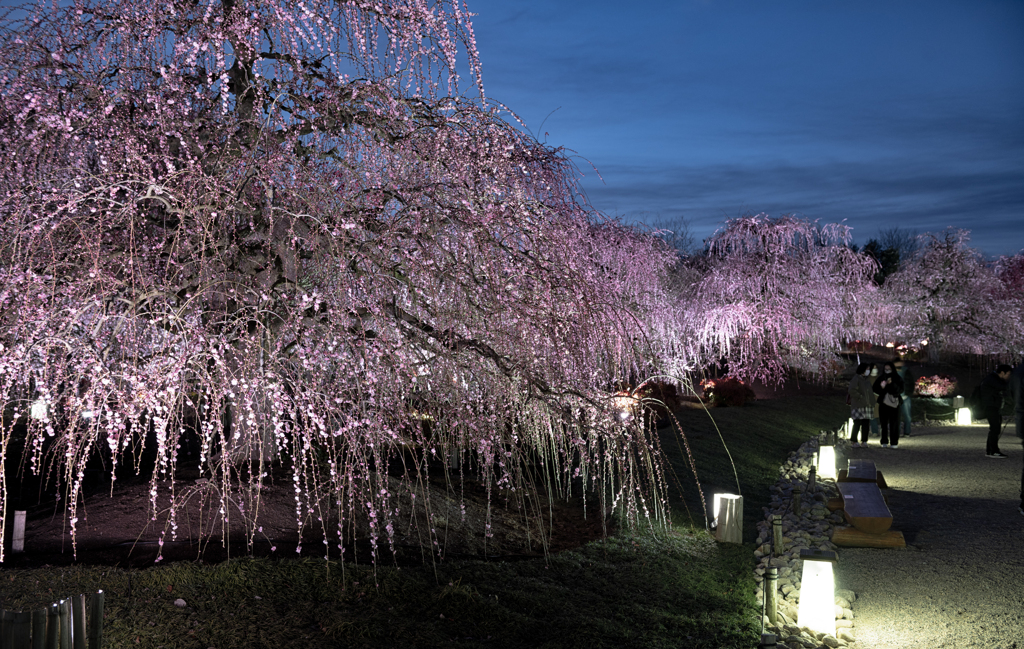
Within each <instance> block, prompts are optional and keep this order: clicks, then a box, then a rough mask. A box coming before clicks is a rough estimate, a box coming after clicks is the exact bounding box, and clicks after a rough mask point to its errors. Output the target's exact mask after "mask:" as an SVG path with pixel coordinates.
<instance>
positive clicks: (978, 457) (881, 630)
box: [836, 423, 1024, 649]
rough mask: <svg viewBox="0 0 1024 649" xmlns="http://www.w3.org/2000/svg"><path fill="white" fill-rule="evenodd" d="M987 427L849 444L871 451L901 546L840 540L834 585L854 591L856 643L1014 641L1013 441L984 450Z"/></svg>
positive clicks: (1020, 574) (1018, 610)
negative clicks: (992, 451)
mask: <svg viewBox="0 0 1024 649" xmlns="http://www.w3.org/2000/svg"><path fill="white" fill-rule="evenodd" d="M987 432H988V427H987V426H982V425H974V426H936V427H927V428H926V427H915V428H914V429H913V436H912V437H910V438H909V439H901V440H900V448H899V449H898V450H888V449H883V448H881V447H880V446H879V445H878V441H877V439H873V440H872V441H871V445H870V446H868V447H867V448H851V449H849V451H848V452H849V455H850V457H853V458H865V459H869V460H874V462H875V465H876V467H877V468H878V469H879V470H880V471H882V474H883V475H884V476H885V480H886V482H887V483H888V485H889V487H890V489H889V492H890V493H889V494H888V498H889V509H890V511H891V512H892V515H893V525H892V529H894V530H899V531H901V532H903V535H904V537H905V538H906V541H907V547H906V549H905V550H881V549H867V548H840V551H839V563H838V564H837V565H836V587H837V588H848V589H850V590H852V591H854V592H855V593H856V594H857V601H856V604H855V605H854V613H855V620H854V622H855V624H856V626H855V631H856V636H857V646H858V647H861V648H863V649H939V648H950V649H952V648H954V647H955V648H957V649H963V648H966V647H978V648H981V647H984V648H985V649H1010V648H1014V649H1024V516H1021V515H1020V513H1019V512H1018V510H1017V507H1018V505H1019V504H1020V479H1021V462H1022V448H1021V442H1020V440H1019V439H1018V438H1017V436H1016V435H1015V434H1014V428H1013V423H1010V424H1008V425H1007V426H1006V429H1005V430H1004V433H1003V436H1002V438H1001V440H1000V446H1001V449H1002V451H1003V453H1006V454H1007V455H1009V456H1010V457H1009V459H1003V460H998V459H991V458H987V457H985V437H986V434H987Z"/></svg>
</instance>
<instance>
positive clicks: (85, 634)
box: [0, 590, 103, 649]
mask: <svg viewBox="0 0 1024 649" xmlns="http://www.w3.org/2000/svg"><path fill="white" fill-rule="evenodd" d="M87 642H88V645H87V644H86V643H87ZM87 646H88V649H100V648H101V647H102V646H103V591H102V590H101V591H99V592H98V593H96V594H94V595H90V596H89V624H88V626H87V625H86V616H85V595H78V596H76V597H71V598H69V599H64V600H61V601H60V602H58V603H56V604H50V605H49V606H48V607H46V608H41V609H37V610H34V611H23V612H15V611H2V618H0V647H3V649H86V647H87Z"/></svg>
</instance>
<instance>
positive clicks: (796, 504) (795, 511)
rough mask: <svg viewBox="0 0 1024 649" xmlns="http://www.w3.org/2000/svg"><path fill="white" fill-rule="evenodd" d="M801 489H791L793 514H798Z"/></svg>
mask: <svg viewBox="0 0 1024 649" xmlns="http://www.w3.org/2000/svg"><path fill="white" fill-rule="evenodd" d="M801 495H802V491H801V490H800V489H793V514H794V515H796V516H799V515H800V511H801V510H800V505H801V503H800V499H801Z"/></svg>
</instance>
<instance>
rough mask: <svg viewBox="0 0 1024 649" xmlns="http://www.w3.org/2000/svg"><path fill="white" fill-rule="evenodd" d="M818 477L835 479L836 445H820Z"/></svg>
mask: <svg viewBox="0 0 1024 649" xmlns="http://www.w3.org/2000/svg"><path fill="white" fill-rule="evenodd" d="M817 469H818V477H820V478H829V479H831V480H835V479H836V447H835V446H822V447H821V448H819V449H818V467H817Z"/></svg>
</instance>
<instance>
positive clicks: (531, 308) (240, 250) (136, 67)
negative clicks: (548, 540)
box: [0, 0, 672, 547]
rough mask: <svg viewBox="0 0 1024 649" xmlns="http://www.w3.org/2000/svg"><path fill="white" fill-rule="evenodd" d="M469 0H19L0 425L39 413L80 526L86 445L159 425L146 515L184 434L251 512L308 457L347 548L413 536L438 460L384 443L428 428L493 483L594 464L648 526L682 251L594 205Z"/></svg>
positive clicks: (7, 72) (7, 180) (7, 131)
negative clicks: (670, 276)
mask: <svg viewBox="0 0 1024 649" xmlns="http://www.w3.org/2000/svg"><path fill="white" fill-rule="evenodd" d="M467 16H468V14H467V13H466V10H465V8H463V7H461V6H460V5H459V4H449V3H448V2H445V1H444V0H438V1H437V2H430V3H425V2H420V1H418V0H387V1H385V2H376V3H371V2H363V1H362V0H350V1H348V2H338V1H334V0H308V1H306V2H302V3H293V2H290V1H289V2H286V1H284V0H209V1H203V2H193V1H184V0H173V1H170V2H165V1H163V0H161V1H160V2H156V1H139V2H131V3H124V2H115V1H113V0H74V1H72V2H67V3H59V5H58V4H56V3H54V4H51V3H40V4H39V5H38V6H35V7H27V8H24V9H22V10H19V11H18V12H12V13H9V14H7V16H6V18H5V21H4V23H3V25H2V30H3V32H2V35H0V38H2V40H0V78H2V89H0V93H2V94H0V158H2V159H0V184H2V186H0V199H2V202H0V395H2V398H3V420H2V422H3V424H2V435H3V446H2V449H3V451H2V452H3V453H6V452H7V449H8V445H9V442H10V441H11V440H12V436H13V435H15V432H16V430H23V431H24V432H23V433H21V434H23V435H24V444H25V449H26V450H25V453H26V457H25V462H24V468H25V470H28V471H35V472H46V474H47V475H48V476H50V477H51V479H53V480H55V481H56V482H57V483H58V484H59V485H60V486H61V488H62V489H63V490H64V491H65V492H66V494H67V499H66V503H67V507H68V516H69V520H70V528H71V530H72V532H74V530H75V525H76V523H77V517H76V514H75V512H76V511H77V510H76V508H77V507H78V506H79V502H80V498H81V486H82V480H83V477H84V466H85V463H86V461H87V460H88V458H89V457H90V455H91V454H94V453H102V454H105V455H106V456H107V457H108V458H109V460H110V461H111V462H112V463H113V468H112V469H111V475H114V472H115V471H116V467H117V464H118V462H123V461H124V459H125V457H126V455H128V454H129V453H131V452H133V449H136V450H137V448H138V445H139V444H146V443H148V444H150V445H151V446H153V445H155V448H153V449H152V450H155V453H156V457H157V460H156V470H155V471H154V474H153V477H152V481H151V483H150V496H151V498H152V506H153V511H154V516H155V512H156V510H157V509H158V505H157V503H158V499H159V498H163V497H164V496H165V495H166V494H164V493H163V491H162V490H164V489H167V488H169V487H167V486H166V485H173V481H172V478H173V476H174V475H175V470H176V463H177V461H178V455H177V454H176V448H177V447H178V446H179V444H181V443H182V437H183V436H184V435H186V434H193V433H194V434H195V435H197V437H198V440H199V446H200V448H201V450H200V461H201V466H202V467H203V469H204V470H206V471H207V472H208V475H210V476H211V477H212V478H213V479H214V482H217V483H219V493H220V497H221V499H222V500H221V513H222V515H223V517H224V520H225V522H226V521H227V519H228V517H229V516H231V515H232V506H231V503H232V502H235V501H234V500H233V498H235V497H238V498H242V496H245V498H246V500H245V502H248V503H250V505H249V509H248V516H247V517H246V520H245V524H246V525H248V528H247V529H248V532H249V538H250V540H251V539H252V535H253V534H254V533H255V530H256V529H258V528H257V525H258V506H259V499H260V493H261V490H260V487H261V485H262V484H263V483H264V482H265V481H266V480H268V479H269V478H268V476H269V474H270V467H271V465H272V464H273V463H275V462H279V461H284V460H287V462H286V466H288V467H289V470H290V471H291V480H292V483H293V487H294V491H295V502H296V509H295V518H296V525H297V526H298V528H299V530H300V533H301V531H302V529H303V528H304V526H306V525H308V524H309V523H310V521H316V520H319V521H321V522H322V523H323V524H324V525H326V521H328V520H331V521H332V523H331V525H335V524H336V528H333V527H332V528H331V529H325V530H324V532H325V534H328V535H329V537H330V538H333V539H334V540H335V541H336V542H337V543H338V545H339V547H341V546H342V544H343V542H344V541H345V539H346V534H350V533H351V530H352V527H351V525H352V523H353V522H354V521H355V520H356V519H362V520H364V521H365V522H366V524H367V525H368V529H369V530H370V534H371V536H372V540H373V543H374V546H375V547H376V546H377V545H378V544H379V543H384V542H390V541H391V539H392V538H393V533H394V524H395V521H396V520H397V518H398V517H399V514H400V512H399V511H398V510H399V505H398V502H399V498H398V495H399V494H400V493H402V492H405V493H406V495H408V493H409V492H412V491H414V490H415V488H416V487H415V484H414V481H413V479H412V478H410V477H409V476H408V474H407V475H406V476H405V477H404V478H400V479H397V480H395V479H389V478H388V476H387V474H386V472H385V471H384V468H385V467H386V466H387V465H388V462H389V460H391V459H394V458H396V457H398V456H399V449H401V448H408V447H410V446H411V447H413V448H416V449H418V453H419V454H418V455H417V456H416V457H417V458H419V459H418V460H416V461H417V462H418V463H419V464H420V466H421V468H426V465H427V463H428V462H430V461H442V462H446V461H448V459H449V458H455V457H459V456H460V455H466V456H467V457H468V456H470V455H471V456H472V457H473V458H475V461H476V462H477V463H478V466H479V467H480V471H481V473H482V476H483V478H482V479H483V480H484V482H485V483H486V484H487V486H488V489H489V490H490V489H492V488H496V487H501V488H507V489H522V488H523V487H524V485H525V483H526V481H527V479H526V477H525V476H524V473H523V472H524V470H525V469H524V468H523V467H524V466H527V465H529V464H531V463H533V464H534V465H536V464H537V463H538V462H539V463H540V465H541V466H543V468H544V471H545V472H546V474H547V475H548V476H549V478H550V479H551V480H552V483H553V489H555V490H556V491H560V492H561V493H565V490H568V489H569V488H570V486H571V485H573V484H574V483H573V479H578V478H582V480H583V484H584V485H585V486H586V488H587V489H589V490H590V493H595V492H596V493H597V494H598V497H600V498H601V499H602V502H603V504H605V505H606V506H608V507H613V508H616V509H618V510H620V511H623V512H625V514H626V516H627V518H628V519H629V520H630V521H632V522H633V523H636V522H638V521H641V520H644V519H645V518H656V517H657V516H659V515H660V508H661V502H662V500H661V499H662V497H663V494H662V492H661V485H662V484H663V481H662V479H661V474H660V469H659V468H658V467H659V466H660V464H659V462H658V461H657V458H656V455H657V444H656V439H655V438H654V437H653V435H652V433H651V432H650V431H647V430H645V429H644V428H643V427H642V426H640V425H636V424H635V423H634V424H632V425H623V424H622V423H621V422H620V420H619V419H618V418H617V417H616V416H615V415H616V413H615V412H614V411H613V409H612V407H611V404H612V401H611V396H612V395H611V389H612V386H613V385H614V384H615V382H616V381H617V380H619V379H621V378H622V377H624V376H636V375H644V374H647V373H650V372H653V371H654V369H655V368H656V366H657V365H658V364H659V363H661V362H663V360H664V355H665V354H666V352H667V351H669V350H670V349H671V345H669V344H667V343H666V342H665V340H666V336H667V335H668V333H667V332H668V328H665V327H662V330H661V331H662V333H661V334H657V335H650V334H649V331H648V330H649V329H650V324H651V322H652V321H653V320H654V319H656V318H659V317H663V316H664V315H665V314H666V312H667V308H666V304H667V300H666V299H665V296H664V294H663V293H662V292H661V288H660V287H661V286H662V284H663V282H662V281H661V278H662V277H663V275H664V273H665V269H666V268H667V267H668V264H669V263H670V261H671V259H672V255H671V253H670V251H669V250H668V249H667V247H666V246H664V245H663V244H660V243H659V242H658V240H657V239H656V238H655V237H653V236H649V235H646V234H641V233H639V232H637V231H635V230H631V229H628V228H624V227H622V226H620V225H618V224H616V223H614V222H603V221H600V220H599V219H598V218H597V217H596V216H595V215H593V214H592V213H590V212H589V211H588V210H587V209H586V208H585V206H584V205H583V203H582V202H581V201H580V199H579V197H578V193H577V188H576V186H575V185H574V181H573V177H574V176H573V169H572V167H571V165H570V163H569V162H568V161H567V159H566V158H565V157H564V156H563V155H562V154H561V153H560V152H559V151H557V150H552V149H550V148H547V147H545V146H543V145H541V144H539V143H538V142H536V141H535V140H533V139H531V138H529V137H527V136H524V135H523V133H522V132H521V131H520V130H518V129H516V128H513V127H512V126H510V125H509V124H508V123H506V122H505V121H503V119H502V118H501V116H500V115H499V111H498V109H497V107H495V106H494V105H492V104H489V103H488V102H487V101H486V100H485V99H484V98H483V97H484V95H483V89H482V85H481V83H480V78H479V62H478V59H477V54H476V50H475V44H474V37H473V31H472V27H471V25H470V22H469V20H468V18H467ZM460 53H461V54H460ZM460 56H462V57H464V60H465V62H466V63H467V64H468V66H467V67H468V69H469V70H470V73H471V76H472V79H471V81H472V84H471V87H472V88H474V92H473V94H474V96H475V97H476V98H475V99H467V98H466V96H465V95H462V94H460V93H461V92H462V90H461V87H460V85H459V83H460V78H459V75H458V74H457V72H456V69H457V67H458V66H459V65H460V58H459V57H460ZM424 421H429V422H430V423H431V425H430V426H425V425H423V423H424ZM147 439H148V440H149V441H148V442H147V441H146V440H147ZM229 467H233V470H228V468H229ZM236 478H237V479H236ZM12 479H15V477H14V476H9V475H4V476H3V480H4V482H2V483H0V501H2V503H3V505H4V507H6V502H7V493H6V490H5V487H3V485H5V484H6V481H8V480H12ZM423 500H424V499H422V498H421V499H420V501H419V502H420V503H421V505H422V504H423ZM171 502H172V505H171V509H170V517H171V529H174V522H173V521H174V517H175V516H176V510H175V506H174V505H173V503H174V502H175V501H174V500H173V499H172V500H171ZM325 510H330V512H333V514H332V515H330V516H329V515H328V513H329V512H328V511H325ZM602 511H604V508H602ZM401 515H403V516H406V517H407V516H408V512H404V513H402V514H401ZM3 520H6V516H4V518H3Z"/></svg>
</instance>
